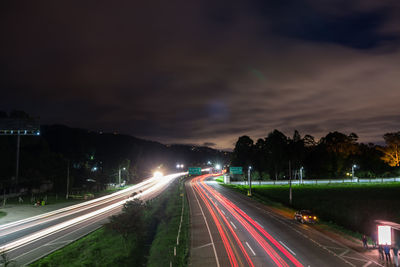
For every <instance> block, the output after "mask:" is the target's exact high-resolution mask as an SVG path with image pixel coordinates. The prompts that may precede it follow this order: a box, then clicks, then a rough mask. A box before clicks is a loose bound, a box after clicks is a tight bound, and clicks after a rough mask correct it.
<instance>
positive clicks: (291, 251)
mask: <svg viewBox="0 0 400 267" xmlns="http://www.w3.org/2000/svg"><path fill="white" fill-rule="evenodd" d="M279 243H281V245H282V246H284V247H285V248H286V249H287V250H289V251H290V253H292V254H293V255H295V256H296V253H294V252H293V250H291V249H290V248H289V247H288V246H286V245H285V243H283V242H282V241H279Z"/></svg>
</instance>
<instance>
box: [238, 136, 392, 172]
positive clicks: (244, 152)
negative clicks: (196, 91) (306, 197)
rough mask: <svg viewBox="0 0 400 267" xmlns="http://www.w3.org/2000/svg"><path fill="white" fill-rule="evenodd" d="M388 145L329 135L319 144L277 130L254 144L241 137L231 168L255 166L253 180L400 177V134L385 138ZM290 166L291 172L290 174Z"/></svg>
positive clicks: (307, 138) (304, 137)
mask: <svg viewBox="0 0 400 267" xmlns="http://www.w3.org/2000/svg"><path fill="white" fill-rule="evenodd" d="M383 138H384V140H385V143H386V145H385V146H380V145H376V144H373V143H368V144H364V143H359V142H358V136H357V134H355V133H351V134H349V135H346V134H344V133H340V132H337V131H335V132H330V133H328V134H327V135H326V136H324V137H322V138H321V139H320V140H319V141H316V140H315V138H314V137H313V136H311V135H305V136H303V137H302V136H301V135H300V133H299V132H298V131H297V130H295V131H294V133H293V136H292V137H288V136H286V135H285V134H283V133H282V132H280V131H278V130H274V131H272V132H270V133H269V134H268V135H267V137H265V138H260V139H258V140H257V142H254V141H253V140H252V139H251V138H250V137H249V136H241V137H239V139H238V141H237V142H236V145H235V149H234V151H233V153H232V157H231V166H243V167H244V168H245V169H247V168H248V167H249V166H252V169H253V170H254V171H252V173H253V175H252V177H253V178H254V179H266V180H279V179H288V178H289V175H291V177H292V178H293V179H297V178H298V177H299V175H300V170H302V174H303V178H306V179H339V178H344V177H347V178H350V177H351V172H352V168H354V169H355V175H354V176H355V177H363V178H364V177H365V178H375V177H391V176H395V175H399V174H400V173H399V168H398V167H399V162H400V132H395V133H387V134H385V135H384V136H383ZM289 164H290V168H291V173H289Z"/></svg>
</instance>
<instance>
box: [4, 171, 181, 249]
mask: <svg viewBox="0 0 400 267" xmlns="http://www.w3.org/2000/svg"><path fill="white" fill-rule="evenodd" d="M183 174H185V173H183ZM183 174H182V173H178V174H172V175H167V176H164V177H158V178H156V179H153V178H150V179H149V180H151V182H153V183H154V185H153V186H152V187H150V188H148V189H146V190H144V191H142V192H141V193H139V194H137V195H135V196H133V197H129V198H126V199H123V200H121V201H119V202H116V203H113V204H111V205H108V206H106V207H103V208H101V209H98V210H96V211H93V212H89V213H87V214H85V215H82V216H79V217H76V218H73V219H71V220H68V221H65V222H62V223H59V224H56V225H53V226H51V227H48V228H46V229H43V230H40V231H37V232H34V233H32V234H29V235H27V236H24V237H22V238H19V239H17V240H15V241H12V242H9V243H6V244H5V245H2V246H0V251H10V250H14V249H16V248H19V247H21V246H24V245H27V244H29V243H32V242H34V241H36V240H39V239H42V238H45V237H47V236H49V235H51V234H54V233H57V232H60V231H62V230H64V229H67V228H69V227H72V226H74V225H76V224H79V223H81V222H84V221H85V220H89V219H93V218H94V217H96V216H99V215H101V214H104V213H106V212H109V211H111V210H113V209H117V208H120V207H121V206H122V205H123V204H125V203H126V202H127V201H130V200H133V199H135V198H144V197H147V196H150V195H151V194H154V193H156V192H158V191H160V190H162V189H163V188H164V187H165V186H167V185H168V184H169V183H171V182H172V181H173V180H174V179H176V178H177V177H179V176H182V175H183ZM143 184H147V183H141V185H143ZM135 188H136V189H139V188H141V187H140V185H138V186H135ZM121 191H122V190H121ZM117 193H119V195H120V194H121V193H120V192H117ZM82 204H83V203H82ZM78 205H81V204H78ZM54 214H57V213H54ZM68 215H70V214H68ZM35 217H36V218H35V220H38V218H37V217H38V216H35ZM45 217H47V216H43V218H45ZM24 221H27V222H29V220H24ZM19 224H20V223H17V224H15V225H17V226H18V225H19ZM39 224H42V222H37V223H36V225H39ZM10 227H12V226H10V224H9V225H7V228H10Z"/></svg>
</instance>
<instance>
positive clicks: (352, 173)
mask: <svg viewBox="0 0 400 267" xmlns="http://www.w3.org/2000/svg"><path fill="white" fill-rule="evenodd" d="M355 168H357V165H356V164H354V165H353V166H351V178H352V179H354V169H355ZM357 181H358V178H357Z"/></svg>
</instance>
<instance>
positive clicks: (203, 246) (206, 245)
mask: <svg viewBox="0 0 400 267" xmlns="http://www.w3.org/2000/svg"><path fill="white" fill-rule="evenodd" d="M210 245H212V243H208V244H205V245H202V246H199V247H196V248H193V249H200V248H205V247H208V246H210Z"/></svg>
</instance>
